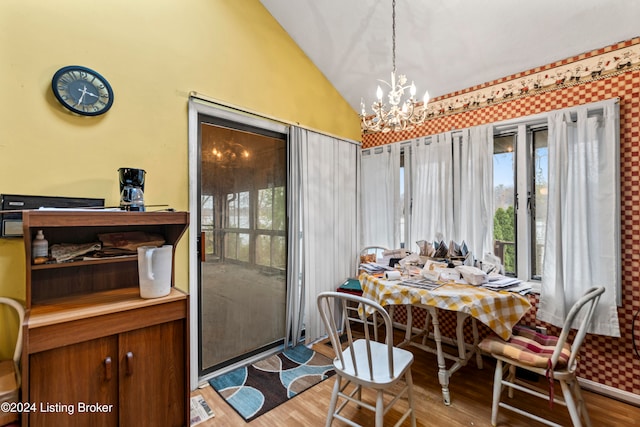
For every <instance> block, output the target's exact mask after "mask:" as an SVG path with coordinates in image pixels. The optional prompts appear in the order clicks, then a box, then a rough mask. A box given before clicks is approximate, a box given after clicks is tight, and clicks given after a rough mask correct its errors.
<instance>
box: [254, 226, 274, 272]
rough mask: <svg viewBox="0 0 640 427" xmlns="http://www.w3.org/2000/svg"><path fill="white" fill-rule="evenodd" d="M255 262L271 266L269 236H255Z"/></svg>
mask: <svg viewBox="0 0 640 427" xmlns="http://www.w3.org/2000/svg"><path fill="white" fill-rule="evenodd" d="M256 264H259V265H264V266H266V267H270V266H271V236H265V235H264V234H262V235H259V236H257V237H256Z"/></svg>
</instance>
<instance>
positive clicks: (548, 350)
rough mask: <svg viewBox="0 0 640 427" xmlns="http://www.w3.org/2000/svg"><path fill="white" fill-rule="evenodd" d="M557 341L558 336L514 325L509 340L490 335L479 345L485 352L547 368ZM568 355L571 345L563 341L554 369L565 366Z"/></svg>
mask: <svg viewBox="0 0 640 427" xmlns="http://www.w3.org/2000/svg"><path fill="white" fill-rule="evenodd" d="M557 343H558V337H554V336H549V335H543V334H540V333H538V332H536V331H534V330H533V329H530V328H525V327H523V326H519V325H516V326H514V327H513V335H512V336H511V338H510V339H509V341H504V340H502V339H500V338H499V337H497V336H490V337H488V338H485V339H484V340H482V342H481V343H480V344H479V347H480V349H481V350H483V351H486V352H487V353H491V354H495V355H500V356H504V357H508V358H509V359H513V360H516V361H518V362H520V363H523V364H525V365H529V366H535V367H538V368H547V367H548V365H549V359H550V358H551V355H552V354H553V350H555V348H556V344H557ZM570 355H571V346H570V345H569V344H567V343H565V344H564V347H563V349H562V353H560V357H559V358H558V363H557V365H556V369H557V368H564V367H566V366H567V362H568V360H569V356H570Z"/></svg>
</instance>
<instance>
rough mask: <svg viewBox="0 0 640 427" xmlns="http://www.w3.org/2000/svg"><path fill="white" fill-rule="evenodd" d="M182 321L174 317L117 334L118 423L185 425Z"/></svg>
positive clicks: (133, 424)
mask: <svg viewBox="0 0 640 427" xmlns="http://www.w3.org/2000/svg"><path fill="white" fill-rule="evenodd" d="M184 322H185V320H176V321H172V322H167V323H162V324H159V325H155V326H150V327H147V328H142V329H139V330H135V331H131V332H126V333H123V334H120V336H119V340H120V342H119V346H118V347H119V361H120V406H119V409H120V425H121V426H138V425H148V426H166V427H181V426H185V425H187V424H188V417H187V415H186V412H185V410H186V408H185V405H186V403H185V402H186V397H185V396H186V393H187V390H186V386H185V378H186V377H185V375H187V373H186V372H185V354H186V353H185V329H184V325H185V323H184ZM141 420H144V424H141Z"/></svg>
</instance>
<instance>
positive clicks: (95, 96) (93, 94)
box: [87, 91, 99, 98]
mask: <svg viewBox="0 0 640 427" xmlns="http://www.w3.org/2000/svg"><path fill="white" fill-rule="evenodd" d="M87 95H89V96H93V97H94V98H99V96H98V95H96V94H95V93H91V92H88V91H87Z"/></svg>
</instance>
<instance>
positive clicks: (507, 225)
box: [493, 135, 516, 274]
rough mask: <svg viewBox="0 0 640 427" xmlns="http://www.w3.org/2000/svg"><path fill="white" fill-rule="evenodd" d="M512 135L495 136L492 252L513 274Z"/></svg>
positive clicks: (513, 188)
mask: <svg viewBox="0 0 640 427" xmlns="http://www.w3.org/2000/svg"><path fill="white" fill-rule="evenodd" d="M514 146H515V135H510V136H502V137H496V138H494V150H493V199H494V206H495V209H496V210H495V213H494V216H493V240H494V244H493V251H494V254H495V255H496V256H497V257H499V258H500V259H502V263H503V264H504V270H505V273H508V274H516V246H515V242H516V232H515V230H516V222H515V206H514V201H515V152H514Z"/></svg>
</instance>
